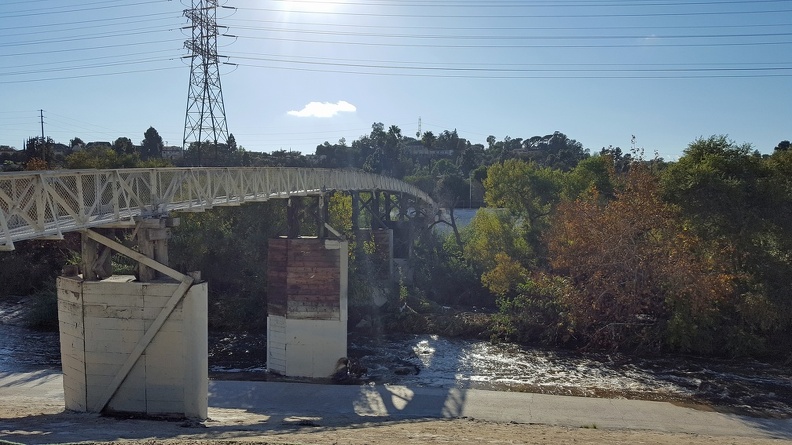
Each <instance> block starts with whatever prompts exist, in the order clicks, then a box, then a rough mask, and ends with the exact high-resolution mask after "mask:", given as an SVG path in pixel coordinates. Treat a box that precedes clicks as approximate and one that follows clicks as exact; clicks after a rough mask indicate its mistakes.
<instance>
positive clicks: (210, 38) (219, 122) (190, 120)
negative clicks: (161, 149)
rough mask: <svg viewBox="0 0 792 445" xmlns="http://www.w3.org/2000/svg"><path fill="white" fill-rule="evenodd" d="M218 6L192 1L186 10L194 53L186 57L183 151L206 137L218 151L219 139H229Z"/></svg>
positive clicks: (186, 44) (189, 47) (214, 0)
mask: <svg viewBox="0 0 792 445" xmlns="http://www.w3.org/2000/svg"><path fill="white" fill-rule="evenodd" d="M217 8H218V0H192V8H191V9H186V10H184V16H185V17H187V19H188V20H189V21H190V25H188V26H186V27H185V29H190V30H191V31H192V36H191V38H190V39H189V40H187V41H185V42H184V47H185V48H186V49H187V50H188V51H189V52H190V54H189V55H187V56H185V58H189V59H190V85H189V90H188V92H187V111H186V113H185V116H184V137H183V139H182V152H184V150H185V149H186V148H188V147H189V144H191V143H192V142H197V143H198V144H200V143H201V142H203V140H204V138H207V139H208V140H209V141H212V142H214V147H215V150H216V149H217V143H218V141H220V142H221V143H225V142H226V141H227V140H228V125H227V124H226V115H225V106H224V105H223V88H222V86H221V84H220V61H219V59H220V56H219V55H218V54H217V36H218V28H219V27H218V25H217ZM199 161H200V160H199Z"/></svg>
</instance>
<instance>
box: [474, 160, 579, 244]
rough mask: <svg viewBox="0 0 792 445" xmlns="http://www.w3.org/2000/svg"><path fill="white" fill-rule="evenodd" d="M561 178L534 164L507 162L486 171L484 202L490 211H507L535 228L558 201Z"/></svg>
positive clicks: (553, 171) (556, 173)
mask: <svg viewBox="0 0 792 445" xmlns="http://www.w3.org/2000/svg"><path fill="white" fill-rule="evenodd" d="M562 184H563V175H562V174H561V172H559V171H557V170H553V169H550V168H546V167H545V168H542V167H539V166H538V165H537V164H536V163H534V162H525V161H521V160H517V159H509V160H507V161H505V162H503V163H502V164H494V165H492V166H491V167H490V168H489V169H488V170H487V179H485V180H484V187H486V194H485V199H486V201H487V205H489V206H491V207H503V208H506V209H509V211H511V212H512V213H514V214H515V215H518V216H521V217H524V218H527V221H526V222H527V224H528V227H531V228H534V227H538V225H539V223H540V220H541V219H543V218H545V217H547V216H548V215H549V214H550V211H551V209H552V207H553V205H554V204H555V203H557V202H558V200H559V199H560V193H561V187H562Z"/></svg>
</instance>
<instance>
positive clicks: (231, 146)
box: [226, 133, 238, 153]
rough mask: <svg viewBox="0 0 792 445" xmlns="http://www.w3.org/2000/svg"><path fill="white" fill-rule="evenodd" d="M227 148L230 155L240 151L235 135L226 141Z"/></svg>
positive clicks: (229, 136) (231, 135)
mask: <svg viewBox="0 0 792 445" xmlns="http://www.w3.org/2000/svg"><path fill="white" fill-rule="evenodd" d="M226 148H227V150H228V152H229V153H235V152H236V151H237V149H238V147H237V141H236V138H235V137H234V134H233V133H229V134H228V140H227V141H226Z"/></svg>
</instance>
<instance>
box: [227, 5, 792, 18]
mask: <svg viewBox="0 0 792 445" xmlns="http://www.w3.org/2000/svg"><path fill="white" fill-rule="evenodd" d="M237 9H238V10H241V11H260V12H272V13H279V12H284V11H282V10H279V9H272V8H237ZM288 12H289V14H308V15H310V14H317V13H316V12H311V11H300V10H290V11H288ZM790 12H792V9H772V10H768V9H763V10H745V11H691V12H645V13H607V14H524V15H515V14H509V15H504V14H497V15H495V14H482V15H479V14H477V15H473V14H443V16H442V18H444V19H447V18H454V19H504V18H508V19H534V20H535V19H546V18H617V17H620V18H624V17H630V18H637V17H696V16H733V15H746V14H750V15H765V14H782V13H790ZM321 14H322V15H331V16H356V17H382V18H395V17H399V18H413V19H431V20H437V19H438V18H437V17H435V16H429V15H426V14H400V13H393V14H386V13H366V12H351V11H344V12H335V11H324V12H321Z"/></svg>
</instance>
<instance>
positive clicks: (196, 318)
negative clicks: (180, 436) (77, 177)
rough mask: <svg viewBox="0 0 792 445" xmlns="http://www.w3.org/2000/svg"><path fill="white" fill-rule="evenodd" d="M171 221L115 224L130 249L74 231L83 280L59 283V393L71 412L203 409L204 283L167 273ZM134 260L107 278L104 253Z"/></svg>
mask: <svg viewBox="0 0 792 445" xmlns="http://www.w3.org/2000/svg"><path fill="white" fill-rule="evenodd" d="M177 223H178V220H173V219H167V218H161V219H160V218H154V219H145V220H140V221H138V222H130V223H128V224H127V223H118V224H114V225H112V226H110V228H113V229H134V230H135V231H136V240H137V244H138V250H139V251H135V250H133V249H131V248H129V247H126V246H124V245H122V244H121V243H119V242H117V241H116V240H115V239H113V238H112V237H108V236H105V235H103V234H101V233H99V232H97V231H94V230H90V229H89V230H84V231H83V232H82V239H83V240H82V250H83V252H82V253H83V256H82V264H81V267H80V269H81V271H82V273H81V274H78V273H77V271H75V270H71V271H70V273H65V274H64V276H61V277H59V278H58V280H57V289H58V321H59V325H60V340H61V358H62V363H63V386H64V397H65V402H66V408H67V409H70V410H74V411H87V412H106V413H123V414H139V415H148V416H175V417H190V418H199V419H205V418H206V417H207V408H208V364H207V358H208V350H207V349H208V331H207V285H206V283H199V282H198V281H197V278H198V277H197V273H196V274H192V275H185V274H182V273H180V272H178V271H175V270H173V269H171V268H169V267H168V266H167V239H168V237H169V236H170V227H172V226H173V225H175V224H177ZM113 251H115V252H117V253H120V254H122V255H125V256H127V257H130V258H132V259H133V260H135V261H137V262H138V265H139V266H138V271H137V277H135V276H134V275H113V270H112V263H111V258H112V256H111V253H112V252H113Z"/></svg>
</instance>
